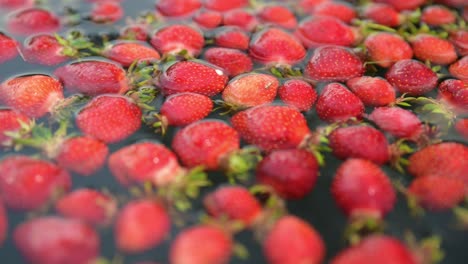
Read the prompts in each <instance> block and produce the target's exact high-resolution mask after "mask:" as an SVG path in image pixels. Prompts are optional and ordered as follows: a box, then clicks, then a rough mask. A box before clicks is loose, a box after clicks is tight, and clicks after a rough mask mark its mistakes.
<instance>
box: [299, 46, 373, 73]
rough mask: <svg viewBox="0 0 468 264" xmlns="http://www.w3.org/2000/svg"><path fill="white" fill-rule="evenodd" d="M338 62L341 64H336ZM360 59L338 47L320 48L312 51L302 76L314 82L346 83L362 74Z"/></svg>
mask: <svg viewBox="0 0 468 264" xmlns="http://www.w3.org/2000/svg"><path fill="white" fill-rule="evenodd" d="M337 61H340V62H341V63H336V62H337ZM364 71H365V67H364V64H363V62H362V61H361V59H360V58H359V57H358V56H357V55H356V54H355V53H354V52H353V51H351V50H349V49H347V48H344V47H339V46H330V45H326V46H321V47H318V48H316V49H315V50H314V53H313V55H312V57H311V58H310V60H309V61H308V62H307V66H306V68H305V69H304V75H305V76H306V77H308V78H311V79H312V80H316V81H346V80H349V79H351V78H354V77H359V76H362V75H363V74H364Z"/></svg>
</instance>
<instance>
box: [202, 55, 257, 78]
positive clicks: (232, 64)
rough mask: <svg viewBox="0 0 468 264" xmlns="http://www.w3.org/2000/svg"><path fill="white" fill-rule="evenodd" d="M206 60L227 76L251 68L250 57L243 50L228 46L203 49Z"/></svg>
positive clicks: (247, 70)
mask: <svg viewBox="0 0 468 264" xmlns="http://www.w3.org/2000/svg"><path fill="white" fill-rule="evenodd" d="M204 58H205V60H206V61H207V62H209V63H211V64H213V65H216V66H218V67H220V68H222V69H223V70H224V71H225V72H226V74H227V75H228V76H229V77H234V76H237V75H239V74H241V73H245V72H250V71H251V70H252V68H253V62H252V59H251V58H250V57H249V56H248V55H247V54H245V53H244V52H242V51H240V50H236V49H228V48H209V49H207V50H206V51H205V54H204Z"/></svg>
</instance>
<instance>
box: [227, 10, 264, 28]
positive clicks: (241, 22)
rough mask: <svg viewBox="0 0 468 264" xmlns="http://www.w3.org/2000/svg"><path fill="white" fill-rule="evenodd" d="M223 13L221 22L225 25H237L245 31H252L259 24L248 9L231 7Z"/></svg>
mask: <svg viewBox="0 0 468 264" xmlns="http://www.w3.org/2000/svg"><path fill="white" fill-rule="evenodd" d="M223 14H224V16H223V24H224V25H226V26H238V27H240V28H242V29H244V30H246V31H253V30H254V29H255V28H256V27H257V26H258V24H259V21H258V20H257V18H256V17H255V16H254V15H253V14H252V13H251V12H249V11H248V10H244V9H231V10H229V11H226V12H223Z"/></svg>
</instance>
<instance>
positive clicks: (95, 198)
mask: <svg viewBox="0 0 468 264" xmlns="http://www.w3.org/2000/svg"><path fill="white" fill-rule="evenodd" d="M55 210H56V211H57V212H58V213H59V214H61V215H62V216H64V217H67V218H74V219H78V220H82V221H84V222H87V223H89V224H92V225H106V224H109V223H110V221H111V219H112V218H113V216H114V215H115V213H116V212H117V202H116V201H115V200H114V199H113V198H112V197H111V196H109V195H108V194H105V193H103V192H100V191H96V190H93V189H89V188H80V189H75V190H74V191H72V192H70V193H68V194H66V195H64V196H62V197H60V199H58V200H57V201H56V202H55Z"/></svg>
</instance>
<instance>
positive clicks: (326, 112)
mask: <svg viewBox="0 0 468 264" xmlns="http://www.w3.org/2000/svg"><path fill="white" fill-rule="evenodd" d="M315 108H316V110H317V115H318V117H319V118H320V119H321V120H324V121H326V122H337V121H346V120H348V119H350V118H353V117H355V118H361V117H362V115H363V113H364V104H363V103H362V101H361V100H360V99H359V97H357V96H356V95H354V94H353V93H352V92H351V91H349V90H348V89H347V88H346V87H345V86H344V85H342V84H340V83H330V84H327V85H326V86H325V88H324V89H323V90H322V93H321V94H320V95H319V97H318V100H317V105H316V106H315Z"/></svg>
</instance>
